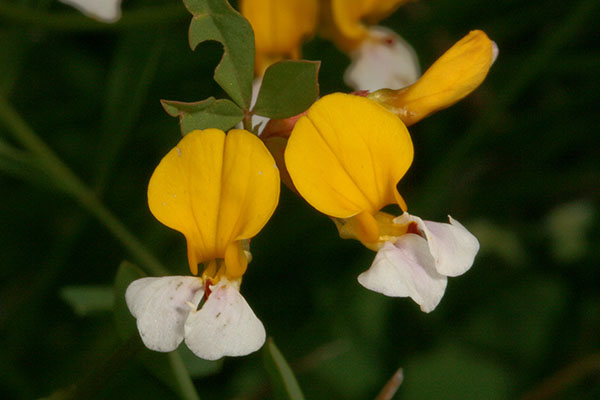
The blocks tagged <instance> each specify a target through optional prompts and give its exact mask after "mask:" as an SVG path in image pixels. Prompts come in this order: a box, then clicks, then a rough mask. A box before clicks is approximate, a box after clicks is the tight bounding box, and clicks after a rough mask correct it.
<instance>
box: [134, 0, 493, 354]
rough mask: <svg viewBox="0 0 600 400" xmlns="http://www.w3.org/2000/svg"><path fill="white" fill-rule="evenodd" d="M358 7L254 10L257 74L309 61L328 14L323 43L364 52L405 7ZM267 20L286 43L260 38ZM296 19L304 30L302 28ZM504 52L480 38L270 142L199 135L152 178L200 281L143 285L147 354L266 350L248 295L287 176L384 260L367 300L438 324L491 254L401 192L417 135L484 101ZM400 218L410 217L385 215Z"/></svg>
mask: <svg viewBox="0 0 600 400" xmlns="http://www.w3.org/2000/svg"><path fill="white" fill-rule="evenodd" d="M348 3H352V4H354V5H355V7H348V4H347V2H340V1H335V0H330V1H324V2H316V1H308V2H302V3H300V2H296V1H290V2H274V1H266V0H265V1H249V0H246V1H243V2H242V4H241V7H242V11H243V12H244V14H245V15H246V16H247V17H248V18H249V19H250V21H251V22H252V24H253V26H254V29H255V30H256V39H257V46H256V50H257V66H256V68H257V70H258V71H263V69H264V68H266V67H265V65H267V64H270V63H272V62H273V61H276V60H279V59H282V58H287V57H291V58H297V57H300V47H299V46H300V44H301V41H302V38H303V37H305V36H306V35H308V34H311V32H312V31H313V30H314V29H315V24H316V22H315V21H316V18H317V16H318V15H319V13H321V14H323V15H325V16H326V18H325V21H330V22H329V23H326V22H322V23H323V24H324V26H325V28H323V29H324V31H325V32H328V33H327V35H329V37H331V38H334V39H335V40H336V43H338V45H339V46H340V47H342V48H347V49H351V48H354V49H362V50H358V51H363V50H364V48H365V46H368V45H369V44H366V42H369V43H370V41H371V40H372V39H373V37H374V36H373V35H375V34H374V33H373V32H374V31H373V29H372V28H369V27H368V26H365V25H363V23H362V22H361V21H363V20H366V21H371V22H373V21H377V20H379V19H381V18H383V17H384V16H386V15H388V14H389V13H390V12H391V11H393V10H394V9H395V8H396V7H398V6H399V5H400V4H401V3H403V1H375V0H373V1H366V2H358V1H357V2H348ZM344 5H346V6H344ZM261 7H262V8H261ZM265 10H270V11H269V12H268V13H266V14H265V13H264V11H265ZM319 10H321V11H319ZM259 11H261V12H259ZM265 15H268V16H271V17H270V18H267V20H266V21H276V24H275V25H274V27H275V28H277V31H278V32H279V33H281V32H287V33H285V34H281V35H275V36H273V35H269V34H267V33H266V32H265V31H261V29H262V28H264V24H265V23H266V22H265V20H262V19H261V18H263V17H264V16H265ZM272 15H276V16H277V18H275V19H273V18H272ZM294 18H298V21H297V22H298V23H297V24H292V23H291V22H290V21H292V20H293V19H294ZM321 18H322V19H323V18H324V17H323V16H321ZM331 21H334V22H335V23H332V22H331ZM375 37H376V35H375ZM353 46H357V47H353ZM497 52H498V51H497V48H496V46H495V44H494V43H493V42H492V41H491V40H490V39H489V38H488V37H487V36H486V35H485V33H483V32H481V31H473V32H471V33H469V34H468V35H467V36H466V37H465V38H463V39H461V40H460V41H459V42H457V43H456V44H455V45H454V46H452V47H451V48H450V49H449V50H448V51H447V52H446V53H445V54H444V55H442V57H440V58H439V59H438V60H437V61H436V62H435V63H434V64H433V65H432V66H431V67H430V68H429V69H428V70H427V71H426V72H425V73H424V74H423V76H422V77H420V78H419V79H418V80H416V81H415V82H413V83H412V84H402V86H401V87H400V88H396V89H389V88H384V89H380V90H376V91H373V92H372V93H369V92H361V93H360V94H343V93H334V94H330V95H326V96H324V97H322V98H321V99H319V100H317V101H316V102H314V104H312V106H310V108H309V109H308V110H307V111H306V112H304V113H302V114H300V115H297V116H295V117H292V118H287V119H283V120H270V121H269V123H268V124H267V126H266V127H265V129H264V131H263V132H262V134H261V135H260V136H258V135H255V134H254V133H253V132H250V131H248V130H242V129H232V130H230V131H229V132H228V133H225V132H223V131H221V130H218V129H203V130H194V131H192V132H189V133H187V134H186V135H185V136H184V137H183V139H182V140H181V141H180V142H179V144H177V146H176V147H175V148H173V149H172V150H171V151H170V152H169V153H168V154H167V155H166V156H165V157H164V158H163V159H162V161H161V162H160V164H159V165H158V166H157V168H156V170H155V171H154V173H153V175H152V177H151V179H150V183H149V187H148V204H149V207H150V210H151V212H152V214H153V215H154V216H155V217H156V218H157V219H158V220H159V221H160V222H162V223H163V224H164V225H166V226H168V227H170V228H172V229H174V230H177V231H179V232H181V233H182V234H183V236H184V237H185V239H186V242H187V256H188V262H189V268H190V272H191V275H192V276H167V277H158V278H142V279H139V280H137V281H134V282H133V283H131V285H130V286H129V288H128V289H127V292H126V300H127V305H128V307H129V309H130V311H131V313H132V314H133V316H134V317H135V318H136V320H137V327H138V330H139V332H140V335H141V337H142V340H143V342H144V344H145V345H146V346H147V347H148V348H150V349H153V350H157V351H172V350H174V349H176V348H177V347H178V346H179V345H180V343H181V342H182V341H185V343H186V345H187V346H188V347H189V348H190V349H191V350H192V352H194V353H195V354H196V355H198V356H199V357H202V358H205V359H209V360H214V359H218V358H220V357H223V356H240V355H245V354H249V353H251V352H253V351H256V350H257V349H259V348H260V347H261V346H262V345H263V343H264V341H265V336H266V335H265V329H264V327H263V325H262V323H261V321H260V320H259V319H258V318H257V317H256V315H255V314H254V312H253V311H252V309H251V308H250V306H249V305H248V303H247V302H246V300H245V299H244V297H243V296H242V295H241V293H240V286H241V283H242V278H243V275H244V274H245V273H246V270H247V267H248V263H249V262H250V261H251V258H252V257H251V253H250V239H251V238H252V237H254V236H256V235H257V234H258V233H259V231H260V230H261V229H262V228H263V226H264V225H265V224H266V223H267V221H268V220H269V218H270V217H271V215H272V214H273V212H274V210H275V208H276V206H277V203H278V198H279V188H280V173H281V179H282V180H283V182H284V183H285V184H286V185H288V187H290V188H291V189H292V190H293V191H295V192H296V193H297V194H298V195H300V196H302V197H303V198H304V199H305V200H306V201H307V202H308V203H309V204H310V205H311V206H312V207H314V208H315V209H316V210H318V211H320V212H321V213H323V214H325V215H327V216H328V217H329V218H331V220H332V221H333V222H334V223H335V225H336V227H337V229H338V232H339V234H340V236H341V237H342V238H348V239H356V240H358V241H360V242H361V243H362V244H364V245H365V246H366V247H367V248H368V249H370V250H373V251H375V252H376V255H375V258H374V261H373V263H372V264H371V266H370V267H369V268H368V269H366V271H364V272H363V273H361V274H360V275H359V276H358V282H359V283H360V284H361V285H362V286H364V287H365V288H367V289H370V290H373V291H376V292H379V293H382V294H384V295H387V296H392V297H410V298H412V299H413V300H414V301H415V302H416V303H417V304H418V305H419V306H420V308H421V310H422V311H424V312H431V311H432V310H434V309H435V308H436V306H437V305H438V304H439V302H440V300H441V299H442V297H443V295H444V291H445V289H446V285H447V278H448V277H454V276H458V275H461V274H463V273H465V272H466V271H467V270H468V269H469V268H470V267H471V266H472V264H473V261H474V258H475V256H476V254H477V252H478V250H479V243H478V241H477V239H476V238H475V237H474V236H473V235H472V234H471V233H470V232H469V231H468V230H467V229H466V228H465V227H464V226H463V225H461V224H460V223H459V222H458V221H456V220H454V219H453V218H452V217H450V216H449V217H448V219H449V223H440V222H432V221H426V220H423V219H421V218H419V217H417V216H415V215H411V214H409V213H408V206H407V204H406V202H405V201H404V199H403V197H402V196H401V195H400V193H399V191H398V188H397V185H398V183H399V182H400V180H401V179H402V178H403V176H404V175H405V174H406V172H407V171H408V170H409V168H410V166H411V164H412V162H413V158H414V148H413V143H412V140H411V137H410V135H409V132H408V128H407V126H410V125H412V124H414V123H416V122H418V121H420V120H421V119H423V118H425V117H426V116H428V115H430V114H431V113H433V112H436V111H438V110H440V109H443V108H445V107H448V106H450V105H451V104H454V103H455V102H457V101H459V100H460V99H462V98H463V97H465V96H466V95H467V94H469V93H470V92H472V91H473V90H474V89H475V88H476V87H477V86H478V85H479V84H480V83H481V82H482V81H483V79H484V78H485V76H486V74H487V72H488V70H489V69H490V67H491V65H492V63H493V62H494V60H495V58H496V56H497ZM369 68H370V67H369ZM374 73H375V74H377V72H374ZM378 89H379V88H378ZM391 204H396V205H397V206H398V207H399V208H400V209H401V210H402V213H401V214H400V215H391V214H389V213H386V212H383V211H382V209H383V208H384V207H385V206H388V205H391ZM200 266H201V268H200Z"/></svg>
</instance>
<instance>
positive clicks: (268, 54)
mask: <svg viewBox="0 0 600 400" xmlns="http://www.w3.org/2000/svg"><path fill="white" fill-rule="evenodd" d="M317 7H318V4H317V0H285V1H281V0H243V1H241V4H240V9H241V11H242V14H243V15H244V17H246V18H247V19H248V21H250V24H251V25H252V29H254V39H255V44H256V72H257V75H259V76H262V75H263V74H264V71H265V70H266V69H267V67H269V65H271V64H273V63H275V62H277V61H280V60H283V59H298V58H300V49H301V46H302V40H303V39H304V38H305V37H306V36H310V35H312V34H313V32H314V30H315V27H316V23H317V11H318V9H317Z"/></svg>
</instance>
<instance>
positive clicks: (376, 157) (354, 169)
mask: <svg viewBox="0 0 600 400" xmlns="http://www.w3.org/2000/svg"><path fill="white" fill-rule="evenodd" d="M412 159H413V146H412V142H411V139H410V136H409V134H408V130H407V129H406V127H405V126H404V124H403V123H402V121H400V119H398V118H397V117H396V116H395V115H394V114H392V113H390V112H388V111H386V110H385V109H384V108H383V107H381V106H379V105H378V104H376V103H375V102H373V101H371V100H369V99H366V98H364V97H359V96H352V95H347V94H342V93H334V94H331V95H328V96H325V97H323V98H321V99H320V100H318V101H317V102H316V103H315V104H313V105H312V106H311V108H310V109H309V110H308V113H307V115H306V116H303V117H301V118H300V119H299V120H298V122H297V123H296V126H295V127H294V130H293V131H292V134H291V135H290V138H289V141H288V144H287V148H286V150H285V163H286V166H287V169H288V172H289V174H290V176H291V178H292V181H293V183H294V185H295V187H296V189H297V190H298V192H299V193H300V194H301V195H302V197H304V198H305V199H306V201H308V202H309V203H310V204H311V205H312V206H313V207H314V208H316V209H317V210H319V211H321V212H322V213H324V214H327V215H329V216H331V217H336V218H349V217H352V216H354V215H357V214H359V213H361V212H363V211H365V212H368V213H370V214H375V213H376V212H377V211H378V210H379V209H381V208H382V207H383V206H385V205H387V204H392V203H394V202H396V196H398V198H400V197H399V195H398V193H397V189H396V184H397V183H398V181H399V180H400V178H402V176H403V175H404V174H405V173H406V171H407V170H408V167H409V166H410V164H411V163H412ZM400 199H401V198H400Z"/></svg>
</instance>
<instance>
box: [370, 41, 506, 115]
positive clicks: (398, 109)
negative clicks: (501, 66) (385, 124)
mask: <svg viewBox="0 0 600 400" xmlns="http://www.w3.org/2000/svg"><path fill="white" fill-rule="evenodd" d="M495 52H497V48H496V45H495V43H494V42H492V41H491V40H490V39H489V38H488V37H487V35H486V34H485V33H484V32H483V31H480V30H474V31H471V32H470V33H469V34H468V35H467V36H465V37H464V38H462V39H461V40H459V41H458V42H457V43H456V44H454V46H452V47H451V48H450V49H449V50H448V51H446V52H445V53H444V54H443V55H442V56H441V57H440V58H439V59H438V60H437V61H436V62H435V63H433V65H432V66H431V67H430V68H429V69H428V70H427V71H425V73H424V74H423V76H422V77H421V78H419V80H418V81H417V82H415V83H414V84H413V85H411V86H408V87H406V88H404V89H400V90H390V89H382V90H378V91H376V92H373V93H371V94H370V95H369V96H368V97H369V98H371V99H373V100H375V101H377V102H378V103H380V104H381V105H383V106H384V107H386V108H387V109H388V110H390V111H392V112H393V113H395V114H397V115H398V116H399V117H400V119H402V121H404V123H405V124H406V125H408V126H410V125H412V124H414V123H416V122H418V121H420V120H421V119H423V118H425V117H427V116H428V115H430V114H432V113H434V112H436V111H439V110H441V109H444V108H446V107H449V106H451V105H452V104H454V103H456V102H458V101H459V100H461V99H463V98H464V97H465V96H467V95H468V94H469V93H471V92H472V91H473V90H475V89H476V88H477V87H478V86H479V85H480V84H481V82H483V80H484V79H485V77H486V75H487V73H488V71H489V69H490V67H491V66H492V63H493V61H494V58H495Z"/></svg>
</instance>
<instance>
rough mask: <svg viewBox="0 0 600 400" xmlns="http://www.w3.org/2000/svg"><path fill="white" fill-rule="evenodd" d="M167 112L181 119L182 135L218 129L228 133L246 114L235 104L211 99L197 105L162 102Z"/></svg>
mask: <svg viewBox="0 0 600 400" xmlns="http://www.w3.org/2000/svg"><path fill="white" fill-rule="evenodd" d="M160 103H161V104H162V106H163V108H164V109H165V111H166V112H167V113H168V114H169V115H170V116H172V117H179V124H180V127H181V134H182V135H184V136H185V135H186V134H187V133H189V132H191V131H193V130H194V129H207V128H216V129H221V130H223V131H228V130H229V129H231V128H233V127H234V126H235V125H236V124H237V123H238V122H240V121H241V120H242V118H243V117H244V112H243V111H242V110H241V109H240V108H239V107H238V106H236V105H235V104H234V103H233V102H231V101H229V100H226V99H220V100H215V98H214V97H209V98H208V99H206V100H202V101H198V102H195V103H184V102H181V101H171V100H161V101H160Z"/></svg>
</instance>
